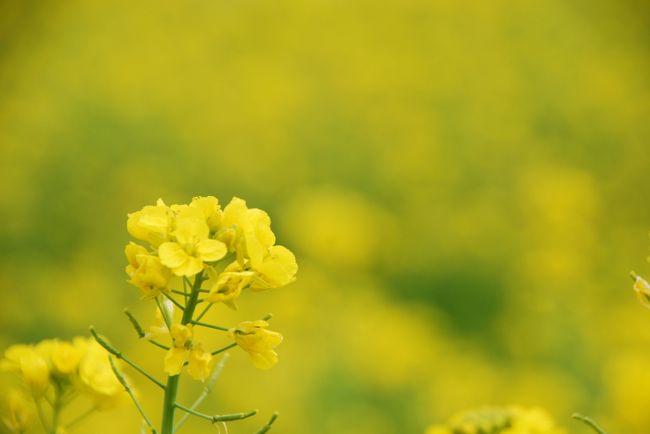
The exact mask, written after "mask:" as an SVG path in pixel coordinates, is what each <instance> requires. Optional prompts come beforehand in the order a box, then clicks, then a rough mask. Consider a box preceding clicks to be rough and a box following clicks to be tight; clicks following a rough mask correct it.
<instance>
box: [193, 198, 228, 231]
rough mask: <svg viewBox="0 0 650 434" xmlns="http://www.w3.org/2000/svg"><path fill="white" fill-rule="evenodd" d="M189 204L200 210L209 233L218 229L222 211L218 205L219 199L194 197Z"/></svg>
mask: <svg viewBox="0 0 650 434" xmlns="http://www.w3.org/2000/svg"><path fill="white" fill-rule="evenodd" d="M190 206H191V207H193V208H197V209H200V210H201V212H202V213H203V216H204V217H205V222H206V223H207V224H208V227H209V228H210V232H211V233H214V232H216V231H217V230H219V227H220V226H221V220H222V218H223V212H222V211H221V207H220V206H219V200H218V199H217V198H216V197H214V196H207V197H202V196H199V197H195V198H193V199H192V202H191V203H190Z"/></svg>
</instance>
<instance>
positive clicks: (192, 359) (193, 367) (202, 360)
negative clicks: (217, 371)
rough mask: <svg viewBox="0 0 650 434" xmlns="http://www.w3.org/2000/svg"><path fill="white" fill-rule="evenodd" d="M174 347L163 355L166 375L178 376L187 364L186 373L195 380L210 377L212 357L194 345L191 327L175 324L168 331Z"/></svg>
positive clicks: (197, 345)
mask: <svg viewBox="0 0 650 434" xmlns="http://www.w3.org/2000/svg"><path fill="white" fill-rule="evenodd" d="M170 334H171V337H172V341H173V344H174V346H173V347H172V348H171V349H170V350H169V351H167V354H166V355H165V372H166V373H167V375H179V374H180V373H181V370H182V369H183V366H184V365H185V363H186V362H187V372H188V373H189V374H190V376H191V377H192V378H194V379H195V380H201V381H203V380H205V379H206V378H208V376H209V375H210V370H211V367H212V355H211V354H210V353H207V352H205V351H203V349H202V347H201V345H199V344H194V343H193V342H192V339H193V330H192V326H189V325H183V324H178V323H175V324H173V325H172V328H171V330H170Z"/></svg>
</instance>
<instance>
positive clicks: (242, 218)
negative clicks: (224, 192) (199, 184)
mask: <svg viewBox="0 0 650 434" xmlns="http://www.w3.org/2000/svg"><path fill="white" fill-rule="evenodd" d="M221 225H222V228H221V230H220V231H219V233H218V234H217V237H218V238H219V239H220V240H222V241H224V242H225V243H226V244H227V245H228V248H229V250H230V251H236V252H237V259H238V260H239V262H240V264H241V265H242V266H243V265H244V261H245V260H246V259H248V260H250V262H251V264H252V265H253V266H255V265H257V264H259V263H261V262H262V259H263V258H264V255H265V254H266V251H267V249H268V248H269V247H271V246H272V245H273V244H275V235H274V234H273V232H272V231H271V218H270V217H269V215H268V214H267V213H266V212H264V211H262V210H261V209H257V208H251V209H249V208H248V207H247V206H246V202H245V201H244V200H242V199H240V198H238V197H234V198H232V200H231V201H230V203H229V204H228V205H226V207H225V208H224V210H223V220H222V222H221Z"/></svg>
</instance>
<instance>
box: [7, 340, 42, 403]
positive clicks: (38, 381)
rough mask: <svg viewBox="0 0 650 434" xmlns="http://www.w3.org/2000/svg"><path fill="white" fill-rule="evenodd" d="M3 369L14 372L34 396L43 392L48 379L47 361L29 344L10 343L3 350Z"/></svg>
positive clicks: (39, 395) (38, 395)
mask: <svg viewBox="0 0 650 434" xmlns="http://www.w3.org/2000/svg"><path fill="white" fill-rule="evenodd" d="M0 366H2V368H3V369H6V370H11V371H13V372H16V373H17V374H18V375H19V376H20V377H21V378H22V379H23V381H24V382H25V384H26V385H27V386H28V387H29V389H30V391H31V393H32V395H33V396H34V397H37V398H38V397H41V396H43V395H44V394H45V391H46V390H47V388H48V386H49V381H50V369H49V367H48V363H47V361H46V360H45V358H43V357H42V356H41V355H40V354H39V353H38V351H37V350H36V349H35V348H34V347H33V346H31V345H20V344H19V345H12V346H11V347H9V348H7V350H6V351H5V357H4V359H3V360H2V362H1V365H0Z"/></svg>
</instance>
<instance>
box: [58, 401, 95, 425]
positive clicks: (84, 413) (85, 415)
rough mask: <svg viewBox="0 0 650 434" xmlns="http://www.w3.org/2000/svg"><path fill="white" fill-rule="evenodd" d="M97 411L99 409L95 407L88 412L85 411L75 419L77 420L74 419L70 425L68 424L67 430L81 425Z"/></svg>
mask: <svg viewBox="0 0 650 434" xmlns="http://www.w3.org/2000/svg"><path fill="white" fill-rule="evenodd" d="M95 410H97V407H95V406H92V407H90V408H89V409H88V410H86V411H84V412H83V413H81V414H80V415H79V416H77V417H75V418H74V419H72V420H71V421H70V422H68V423H67V424H66V429H70V428H72V427H73V426H75V425H77V424H78V423H80V422H81V421H82V420H84V419H85V418H87V417H88V416H90V415H91V414H93V413H94V412H95Z"/></svg>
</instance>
